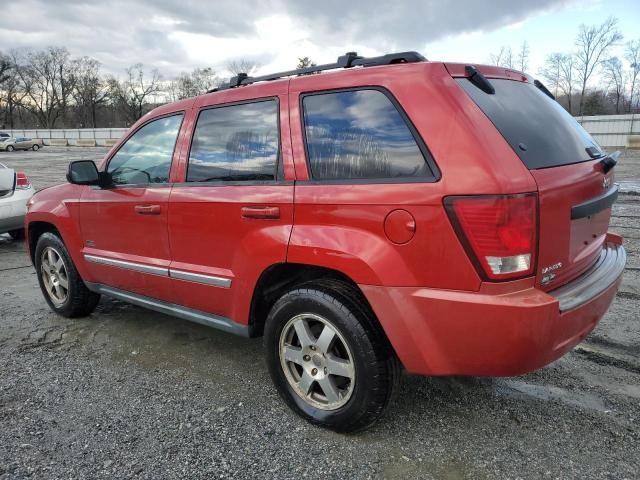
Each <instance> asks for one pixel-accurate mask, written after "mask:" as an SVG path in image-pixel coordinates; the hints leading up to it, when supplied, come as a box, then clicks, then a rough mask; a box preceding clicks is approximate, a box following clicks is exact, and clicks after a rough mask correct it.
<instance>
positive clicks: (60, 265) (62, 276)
mask: <svg viewBox="0 0 640 480" xmlns="http://www.w3.org/2000/svg"><path fill="white" fill-rule="evenodd" d="M40 260H41V261H40V275H41V277H42V282H43V283H44V287H45V290H46V291H47V294H48V295H49V298H50V299H51V301H52V302H53V303H54V304H55V305H56V306H60V305H62V304H64V302H66V301H67V298H68V296H69V276H68V274H67V267H66V265H65V263H64V259H63V258H62V255H60V252H58V251H57V250H56V249H55V248H53V247H46V248H45V249H44V250H43V251H42V255H41V257H40Z"/></svg>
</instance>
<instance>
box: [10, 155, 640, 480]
mask: <svg viewBox="0 0 640 480" xmlns="http://www.w3.org/2000/svg"><path fill="white" fill-rule="evenodd" d="M104 151H105V150H104V149H96V148H94V149H84V150H83V149H77V148H68V149H62V148H58V149H54V148H45V149H44V150H43V151H40V152H27V153H25V152H14V153H12V154H4V153H2V154H0V162H3V163H6V164H7V165H9V166H11V167H15V168H18V169H20V170H23V171H25V172H26V173H27V175H28V176H29V177H30V178H31V180H32V182H33V183H34V184H35V185H36V187H43V186H45V185H48V184H51V183H57V182H59V181H61V180H62V179H63V178H64V173H65V170H66V165H67V163H68V161H69V160H71V159H80V158H93V159H97V158H100V157H101V156H102V155H103V154H104ZM618 180H620V181H621V182H622V187H623V189H624V191H625V192H626V193H624V194H623V195H621V197H620V200H619V203H618V204H617V205H616V206H615V208H614V218H613V221H612V225H613V226H612V229H613V230H615V231H617V232H620V233H622V234H623V235H624V236H625V237H626V247H627V251H628V253H629V260H628V268H627V270H626V272H625V275H624V284H623V287H622V290H621V291H620V293H619V294H618V297H617V299H616V300H615V303H614V305H613V307H612V308H611V310H610V312H609V313H608V314H607V316H606V318H605V319H604V320H603V321H602V323H601V324H600V325H599V326H598V328H597V329H596V331H595V332H594V333H593V334H592V335H591V336H590V337H589V338H588V339H587V341H585V342H584V343H583V344H581V345H580V346H579V347H578V348H576V349H575V350H574V351H573V352H571V353H570V354H568V355H567V356H566V357H564V358H562V359H561V360H559V361H557V362H555V363H554V364H552V365H550V366H548V367H547V368H544V369H542V370H541V371H539V372H536V373H533V374H530V375H526V376H522V377H518V378H509V379H477V378H435V379H433V378H432V379H430V378H420V377H410V376H405V377H404V378H403V379H402V382H401V387H400V389H399V392H398V395H397V397H396V399H395V401H394V402H393V404H392V405H391V408H390V409H389V412H388V414H387V415H386V416H385V417H384V419H383V420H382V421H381V422H380V423H379V424H377V425H376V426H375V427H374V428H372V429H371V430H369V431H367V432H365V433H361V434H357V435H338V434H334V433H331V432H328V431H325V430H322V429H319V428H315V427H312V426H310V425H308V424H307V423H305V422H304V421H302V420H300V419H299V418H297V417H296V416H295V415H293V414H292V413H291V412H290V411H289V410H288V409H287V408H286V407H285V406H284V405H283V403H282V402H281V401H280V400H279V399H278V397H277V394H276V392H275V390H274V388H273V387H272V385H271V382H270V379H269V377H268V374H267V370H266V366H265V364H264V362H263V361H262V344H261V341H260V340H259V339H258V340H247V339H241V338H237V337H234V336H231V335H228V334H225V333H222V332H219V331H216V330H210V329H207V328H205V327H200V326H198V325H194V324H190V323H187V322H185V321H182V320H178V319H173V318H169V317H166V316H163V315H159V314H156V313H152V312H147V311H144V310H142V309H139V308H136V307H132V306H128V305H125V304H123V303H120V302H116V301H111V300H107V299H103V300H102V301H101V304H100V306H99V307H98V310H97V312H96V313H95V314H93V315H92V316H91V317H90V318H86V319H81V320H74V321H71V320H67V319H64V318H61V317H58V316H56V315H54V314H52V313H51V312H50V310H49V309H48V307H47V305H46V304H45V302H44V300H43V299H42V297H41V294H40V291H39V290H38V286H37V281H36V276H35V273H34V270H33V268H32V267H31V265H30V264H29V261H28V259H27V257H26V255H25V253H24V245H23V244H22V243H20V242H13V241H11V239H10V238H9V237H8V236H0V318H1V320H0V479H5V478H7V479H8V478H29V477H31V478H112V477H117V478H133V477H135V478H228V477H233V478H261V477H262V478H263V477H277V478H300V477H307V478H322V477H327V478H446V479H457V478H473V479H478V478H540V477H544V478H616V479H620V478H629V479H630V478H638V476H639V473H638V472H640V455H639V454H638V445H640V424H639V422H640V322H639V321H638V312H640V221H639V219H640V192H639V191H638V188H636V187H637V185H639V184H640V153H635V154H630V153H627V154H625V156H624V158H623V159H622V161H621V164H620V165H619V167H618Z"/></svg>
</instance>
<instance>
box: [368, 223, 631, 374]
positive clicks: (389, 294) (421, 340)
mask: <svg viewBox="0 0 640 480" xmlns="http://www.w3.org/2000/svg"><path fill="white" fill-rule="evenodd" d="M607 240H608V242H607V243H606V244H605V247H604V248H603V252H602V255H601V257H600V259H599V260H598V262H597V263H596V264H595V265H594V267H592V268H591V269H590V270H589V271H587V272H585V273H584V274H583V275H581V276H580V277H578V278H577V279H575V280H573V281H572V282H570V283H569V284H567V285H564V286H563V287H561V288H559V289H557V290H555V291H552V292H548V293H545V292H543V291H541V290H538V289H537V288H534V287H533V286H529V287H528V288H524V289H519V290H517V291H512V292H508V293H502V294H496V293H494V292H493V291H490V289H487V293H483V292H482V289H481V291H480V292H473V293H472V292H458V291H450V290H435V289H426V288H413V287H399V288H393V287H382V286H371V285H361V288H362V291H363V292H364V294H365V296H366V297H367V299H368V300H369V302H370V304H371V305H372V307H373V309H374V311H375V312H376V314H377V316H378V318H379V320H380V322H381V323H382V326H383V328H384V330H385V332H386V333H387V336H388V337H389V339H390V341H391V343H392V345H393V347H394V349H395V351H396V353H397V354H398V357H399V358H400V360H401V361H402V363H403V365H404V366H405V368H406V369H407V370H408V371H409V372H410V373H415V374H422V375H479V376H511V375H520V374H523V373H527V372H530V371H533V370H536V369H538V368H541V367H543V366H545V365H547V364H549V363H550V362H552V361H554V360H556V359H558V358H560V357H561V356H562V355H564V354H565V353H566V352H568V351H569V350H571V349H572V348H573V347H574V346H575V345H577V344H578V343H579V342H580V341H582V340H583V339H584V338H585V337H586V336H587V335H588V334H589V333H590V332H591V331H592V330H593V329H594V327H595V326H596V324H597V323H598V321H599V320H600V319H601V318H602V316H603V315H604V314H605V313H606V311H607V309H608V308H609V305H610V304H611V302H612V301H613V298H614V297H615V294H616V292H617V290H618V287H619V285H620V281H621V274H622V271H623V270H624V264H625V261H626V254H625V251H624V248H623V247H622V245H621V239H620V238H619V237H615V236H610V237H608V239H607Z"/></svg>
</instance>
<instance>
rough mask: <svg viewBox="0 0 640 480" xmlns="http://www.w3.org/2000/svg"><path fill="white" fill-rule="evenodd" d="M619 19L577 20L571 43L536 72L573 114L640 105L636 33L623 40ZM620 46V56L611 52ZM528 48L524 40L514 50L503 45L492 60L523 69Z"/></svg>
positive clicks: (608, 111)
mask: <svg viewBox="0 0 640 480" xmlns="http://www.w3.org/2000/svg"><path fill="white" fill-rule="evenodd" d="M623 40H624V37H623V35H622V33H620V31H619V29H618V19H617V18H615V17H609V18H608V19H606V20H605V21H604V22H602V23H601V24H600V25H581V26H580V27H579V29H578V34H577V36H576V39H575V42H574V45H573V48H572V49H569V50H567V51H560V52H552V53H550V54H548V55H547V57H546V59H545V62H544V65H543V66H542V67H541V68H540V70H539V71H538V72H537V73H538V75H539V76H540V77H542V79H543V80H544V82H545V83H546V86H547V88H548V89H549V90H550V91H551V92H552V93H553V94H554V95H555V97H556V99H557V100H558V102H560V104H562V106H563V107H564V108H565V109H566V110H567V111H568V112H569V113H571V114H573V115H608V114H620V113H635V112H639V111H640V39H636V40H629V41H627V42H626V43H622V42H623ZM618 46H622V47H623V48H622V49H621V52H622V56H621V57H618V56H615V55H611V52H612V50H613V49H614V47H618ZM529 56H530V49H529V44H528V42H526V41H525V42H523V43H522V44H521V46H520V48H519V49H518V50H517V52H516V53H515V54H514V53H513V50H512V48H511V47H508V46H507V47H502V48H501V49H500V51H499V52H497V53H494V54H491V56H490V61H491V63H492V64H494V65H497V66H501V67H506V68H513V69H518V70H521V71H527V70H528V68H529Z"/></svg>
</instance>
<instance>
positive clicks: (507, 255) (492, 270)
mask: <svg viewBox="0 0 640 480" xmlns="http://www.w3.org/2000/svg"><path fill="white" fill-rule="evenodd" d="M445 207H446V209H447V213H448V215H449V218H450V219H451V222H452V223H453V226H454V228H455V230H456V233H457V234H458V236H459V237H460V240H461V241H462V243H463V244H464V246H465V249H466V250H467V253H469V254H470V255H471V258H472V260H473V261H474V263H475V264H476V266H477V267H479V270H480V272H479V273H480V274H483V276H484V277H485V278H487V279H489V280H506V279H512V278H518V277H524V276H527V275H532V274H533V272H534V268H535V255H536V250H537V207H538V196H537V194H535V193H527V194H519V195H478V196H469V197H466V196H464V197H463V196H460V197H447V198H445Z"/></svg>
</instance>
